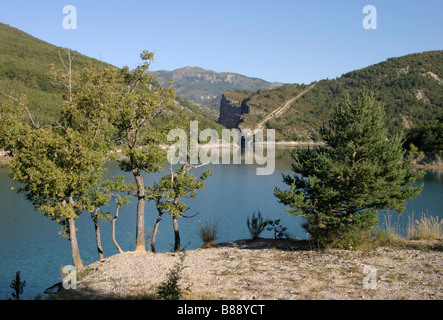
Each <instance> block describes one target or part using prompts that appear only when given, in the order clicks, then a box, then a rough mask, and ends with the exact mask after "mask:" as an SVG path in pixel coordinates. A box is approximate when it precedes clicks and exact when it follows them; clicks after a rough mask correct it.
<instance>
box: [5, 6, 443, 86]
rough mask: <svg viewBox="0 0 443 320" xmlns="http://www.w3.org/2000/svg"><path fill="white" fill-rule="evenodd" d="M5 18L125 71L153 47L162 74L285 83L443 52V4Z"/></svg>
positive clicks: (105, 10) (94, 9)
mask: <svg viewBox="0 0 443 320" xmlns="http://www.w3.org/2000/svg"><path fill="white" fill-rule="evenodd" d="M65 5H74V6H75V7H76V9H77V29H76V30H66V29H64V28H63V25H62V21H63V19H64V17H65V16H66V15H64V14H63V12H62V10H63V7H64V6H65ZM365 5H374V6H375V7H376V9H377V29H375V30H365V29H364V28H363V26H362V21H363V19H364V17H365V16H366V14H364V13H363V12H362V11H363V7H364V6H365ZM0 22H3V23H6V24H9V25H11V26H13V27H16V28H19V29H21V30H23V31H25V32H27V33H29V34H31V35H33V36H35V37H37V38H40V39H42V40H45V41H47V42H49V43H52V44H55V45H57V46H63V47H69V48H71V49H74V50H77V51H79V52H81V53H83V54H86V55H88V56H91V57H94V58H98V59H101V60H103V61H105V62H108V63H111V64H113V65H116V66H119V67H121V66H124V65H128V66H129V67H134V66H136V65H137V63H138V61H139V54H140V53H141V51H142V50H145V49H147V50H150V51H155V52H156V62H155V65H154V67H153V69H154V70H159V69H165V70H172V69H175V68H180V67H184V66H200V67H203V68H206V69H211V70H215V71H219V72H221V71H231V72H236V73H240V74H244V75H247V76H251V77H258V78H262V79H264V80H267V81H281V82H285V83H310V82H311V81H315V80H320V79H325V78H334V77H337V76H340V75H341V74H343V73H346V72H348V71H352V70H355V69H359V68H362V67H366V66H368V65H371V64H374V63H377V62H381V61H383V60H386V59H387V58H390V57H396V56H401V55H405V54H409V53H415V52H423V51H429V50H441V49H443V1H442V0H407V1H406V0H364V1H361V0H347V1H342V0H334V1H332V0H328V1H319V0H317V1H307V0H303V1H299V0H273V1H264V0H263V1H262V0H161V1H160V0H158V1H150V0H144V1H142V0H128V1H123V0H122V1H112V0H111V1H101V0H94V1H92V0H89V1H86V0H63V1H60V0H38V1H36V0H27V1H24V0H14V1H11V0H8V1H6V0H0ZM0 45H1V44H0Z"/></svg>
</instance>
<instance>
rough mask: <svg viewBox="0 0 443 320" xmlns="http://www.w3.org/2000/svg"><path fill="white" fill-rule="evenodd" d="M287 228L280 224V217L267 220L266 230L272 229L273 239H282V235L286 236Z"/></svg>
mask: <svg viewBox="0 0 443 320" xmlns="http://www.w3.org/2000/svg"><path fill="white" fill-rule="evenodd" d="M287 229H288V228H286V227H283V226H281V225H280V219H277V220H268V227H267V228H266V230H268V231H274V239H282V238H283V237H288V236H287V233H286V230H287Z"/></svg>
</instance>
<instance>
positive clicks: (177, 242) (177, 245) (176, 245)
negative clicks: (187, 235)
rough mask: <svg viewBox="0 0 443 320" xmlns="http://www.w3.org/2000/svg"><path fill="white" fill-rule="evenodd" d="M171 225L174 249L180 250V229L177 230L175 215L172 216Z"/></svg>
mask: <svg viewBox="0 0 443 320" xmlns="http://www.w3.org/2000/svg"><path fill="white" fill-rule="evenodd" d="M172 225H173V226H174V234H175V243H174V251H175V252H177V251H180V231H179V230H178V220H177V217H172Z"/></svg>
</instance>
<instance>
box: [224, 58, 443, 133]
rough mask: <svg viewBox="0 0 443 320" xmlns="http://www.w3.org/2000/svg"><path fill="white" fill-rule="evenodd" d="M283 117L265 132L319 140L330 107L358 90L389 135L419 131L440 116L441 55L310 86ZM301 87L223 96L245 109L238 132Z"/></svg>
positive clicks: (371, 68)
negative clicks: (381, 115)
mask: <svg viewBox="0 0 443 320" xmlns="http://www.w3.org/2000/svg"><path fill="white" fill-rule="evenodd" d="M311 85H314V87H313V88H312V89H311V90H310V91H308V92H306V94H304V95H303V96H301V97H300V98H299V99H297V100H296V101H294V102H293V103H292V104H291V106H290V107H289V108H288V109H287V110H286V111H285V113H284V114H282V115H280V116H278V117H275V118H271V119H269V120H268V121H267V122H266V123H265V127H266V128H272V129H276V131H277V139H278V140H285V141H294V140H312V139H313V140H315V139H318V129H319V128H320V127H321V126H322V125H324V124H326V123H327V122H328V121H329V117H330V114H331V110H332V107H333V106H334V105H336V104H337V103H340V102H342V101H344V100H345V99H346V97H350V98H351V99H354V98H356V97H357V96H358V95H359V94H361V92H362V91H363V90H367V91H370V92H372V93H373V94H374V96H375V98H376V100H377V101H378V102H380V103H381V104H382V105H383V106H384V107H385V110H386V112H387V115H388V117H389V119H390V120H391V121H389V123H388V126H389V129H390V130H391V131H395V130H399V129H404V128H406V129H407V128H411V127H415V126H422V125H425V124H428V123H430V122H435V121H438V120H436V119H437V118H438V117H441V116H442V115H443V90H442V89H443V51H441V50H440V51H430V52H424V53H417V54H410V55H407V56H403V57H399V58H391V59H388V60H386V61H384V62H381V63H378V64H375V65H372V66H369V67H367V68H364V69H360V70H356V71H352V72H348V73H346V74H343V75H342V76H341V77H339V78H336V79H326V80H321V81H318V82H315V83H313V84H311ZM307 87H308V86H305V85H297V84H294V85H284V86H282V87H280V88H277V89H274V90H259V91H257V92H254V93H247V92H245V91H242V92H226V93H225V95H226V96H227V97H231V98H232V99H234V100H236V99H237V100H238V99H240V100H241V102H244V103H246V104H247V106H248V107H249V113H247V114H244V115H243V117H244V120H245V121H244V122H242V123H241V124H240V126H241V127H255V126H256V125H257V124H258V123H259V122H260V121H262V120H263V119H265V117H266V116H267V115H268V114H269V113H271V112H272V111H273V110H275V109H276V108H278V107H280V106H281V105H282V103H284V101H286V100H288V99H290V98H292V97H294V96H296V95H297V94H299V93H300V92H301V91H302V90H303V89H306V88H307Z"/></svg>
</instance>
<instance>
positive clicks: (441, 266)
mask: <svg viewBox="0 0 443 320" xmlns="http://www.w3.org/2000/svg"><path fill="white" fill-rule="evenodd" d="M179 261H180V254H178V253H156V254H154V253H149V252H147V253H138V252H125V253H121V254H117V255H114V256H111V257H109V258H107V259H105V260H104V261H102V262H94V263H92V264H90V265H88V266H86V267H85V268H84V270H82V271H81V272H80V276H79V278H80V280H79V281H78V283H77V289H76V290H64V292H65V293H68V292H69V294H68V295H67V296H65V297H64V298H65V299H152V298H153V294H154V293H155V290H156V288H157V286H158V285H159V284H160V283H161V282H163V281H164V280H165V279H166V278H167V275H168V272H169V270H170V269H171V268H172V267H173V266H174V264H175V263H177V262H179ZM184 266H185V269H183V273H182V280H181V286H182V287H183V288H189V289H190V290H189V292H187V293H186V295H185V296H184V299H194V300H204V299H217V300H224V299H230V300H253V299H259V300H276V299H285V300H307V299H309V300H337V299H339V300H397V299H408V300H434V299H436V300H441V299H443V241H441V240H440V241H432V242H429V241H427V242H423V241H409V240H408V241H407V242H405V244H403V245H401V246H395V247H394V246H389V247H378V248H376V249H374V250H371V251H346V250H335V249H334V250H327V251H322V250H315V249H312V248H311V247H310V244H309V242H307V241H305V240H274V239H258V240H255V241H252V240H238V241H233V242H227V243H221V244H217V245H216V246H214V247H211V248H199V249H195V250H189V251H186V253H185V258H184Z"/></svg>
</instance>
